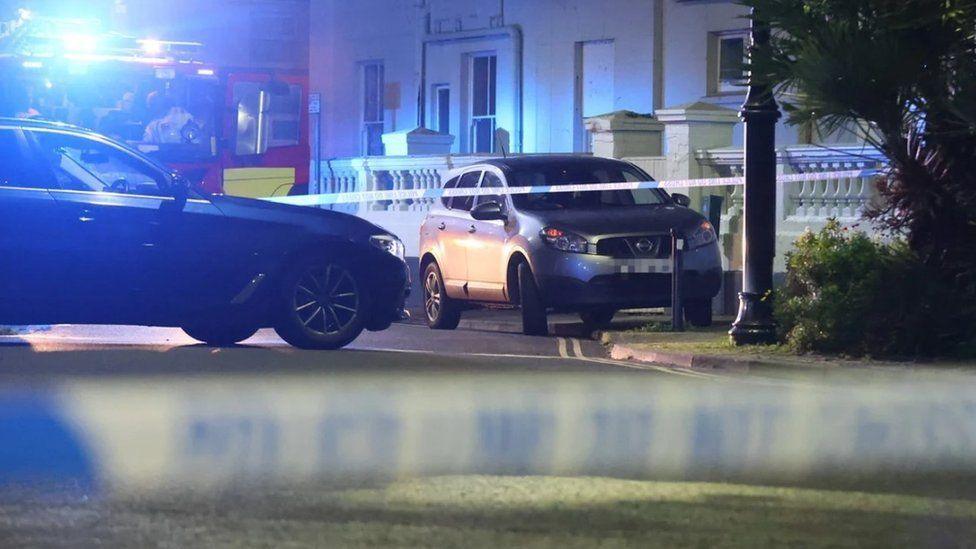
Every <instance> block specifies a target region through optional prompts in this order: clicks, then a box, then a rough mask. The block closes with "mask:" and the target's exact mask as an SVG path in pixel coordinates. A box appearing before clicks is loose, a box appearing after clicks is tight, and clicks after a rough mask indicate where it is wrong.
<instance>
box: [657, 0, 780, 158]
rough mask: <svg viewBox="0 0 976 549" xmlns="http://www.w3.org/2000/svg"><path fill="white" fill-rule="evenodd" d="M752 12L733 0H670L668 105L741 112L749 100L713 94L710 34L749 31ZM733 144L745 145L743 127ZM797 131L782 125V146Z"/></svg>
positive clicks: (666, 66) (667, 19)
mask: <svg viewBox="0 0 976 549" xmlns="http://www.w3.org/2000/svg"><path fill="white" fill-rule="evenodd" d="M748 13H749V10H748V8H745V7H743V6H741V5H738V4H736V3H734V2H733V1H732V0H698V1H677V0H667V1H666V2H665V5H664V105H665V106H673V105H679V104H682V103H687V102H690V101H696V100H698V99H700V98H701V99H703V100H705V101H708V102H710V103H714V104H716V105H721V106H723V107H727V108H730V109H736V110H738V109H739V107H741V106H742V103H743V101H745V89H743V92H742V93H740V94H722V95H718V94H714V95H709V89H708V71H709V70H710V67H709V65H708V63H709V53H708V47H709V44H708V43H709V34H710V33H715V32H724V31H735V30H746V29H748V28H749V21H748V19H744V17H745V16H746V15H748ZM733 135H734V138H735V139H734V142H733V145H735V146H741V145H742V125H741V124H740V125H739V126H738V127H737V128H736V129H735V131H734V132H733ZM796 139H797V134H796V130H795V129H794V128H790V127H787V126H786V125H785V124H784V123H780V125H779V127H777V128H776V142H777V144H778V145H787V144H793V143H796Z"/></svg>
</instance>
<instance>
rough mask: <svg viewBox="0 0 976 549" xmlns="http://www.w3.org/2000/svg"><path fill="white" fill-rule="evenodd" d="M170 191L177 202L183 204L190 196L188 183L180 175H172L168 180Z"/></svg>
mask: <svg viewBox="0 0 976 549" xmlns="http://www.w3.org/2000/svg"><path fill="white" fill-rule="evenodd" d="M170 191H171V192H172V194H173V198H175V199H176V200H177V201H179V202H185V201H186V199H187V197H188V196H189V195H190V182H189V181H187V180H186V178H184V177H183V176H182V175H178V174H174V175H173V178H172V179H171V180H170Z"/></svg>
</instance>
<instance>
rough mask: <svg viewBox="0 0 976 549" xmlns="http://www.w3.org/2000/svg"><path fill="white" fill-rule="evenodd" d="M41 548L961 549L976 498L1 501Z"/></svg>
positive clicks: (841, 494)
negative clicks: (946, 548) (873, 548)
mask: <svg viewBox="0 0 976 549" xmlns="http://www.w3.org/2000/svg"><path fill="white" fill-rule="evenodd" d="M0 529H2V535H3V536H4V539H6V540H7V542H9V543H12V544H15V545H32V546H36V545H41V546H76V545H78V544H79V543H81V544H83V545H85V546H92V545H94V546H106V547H109V546H145V545H147V544H151V545H165V546H180V547H183V546H228V547H230V546H233V547H267V546H276V547H303V546H318V547H474V548H478V547H486V548H493V549H494V548H497V547H506V546H509V547H512V546H517V547H560V548H563V547H596V546H599V547H772V546H803V547H858V546H878V547H883V546H961V545H965V544H967V543H969V542H971V541H972V540H973V539H976V502H973V501H968V500H958V499H955V500H954V499H939V498H932V497H922V496H909V495H893V494H872V493H864V492H852V491H837V490H817V489H808V488H782V487H762V486H746V485H736V484H720V483H688V482H649V481H632V480H620V479H608V478H559V477H493V476H457V477H439V478H431V479H423V480H409V481H400V482H394V483H391V484H386V485H382V486H374V487H368V488H356V489H344V490H336V489H312V488H309V487H305V488H301V489H288V490H284V489H261V490H253V491H250V492H247V493H244V494H235V495H234V496H233V497H231V496H228V495H223V496H220V497H213V496H211V497H202V496H186V495H183V496H178V495H171V496H166V497H153V498H129V499H123V500H113V501H109V502H101V503H97V502H74V503H63V504H57V505H55V504H51V503H47V504H43V505H41V504H39V505H37V506H33V505H27V504H24V503H23V502H18V504H16V505H10V504H5V505H2V506H0Z"/></svg>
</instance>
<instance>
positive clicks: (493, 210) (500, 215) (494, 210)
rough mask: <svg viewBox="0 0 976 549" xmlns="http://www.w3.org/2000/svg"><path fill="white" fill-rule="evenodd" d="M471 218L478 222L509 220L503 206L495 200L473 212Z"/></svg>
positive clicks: (483, 204) (483, 203) (479, 205)
mask: <svg viewBox="0 0 976 549" xmlns="http://www.w3.org/2000/svg"><path fill="white" fill-rule="evenodd" d="M471 217H473V218H475V219H477V220H478V221H491V220H493V219H502V220H504V219H508V216H507V215H505V210H503V209H502V205H501V204H500V203H498V202H496V201H494V200H491V201H489V202H482V203H481V204H478V205H477V206H475V207H474V208H473V209H472V210H471Z"/></svg>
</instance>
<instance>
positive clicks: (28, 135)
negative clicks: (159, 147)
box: [21, 127, 173, 200]
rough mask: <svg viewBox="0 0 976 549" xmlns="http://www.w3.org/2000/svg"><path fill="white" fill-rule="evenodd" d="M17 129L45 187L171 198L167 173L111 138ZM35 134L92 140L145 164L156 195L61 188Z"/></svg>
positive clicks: (72, 190) (170, 177)
mask: <svg viewBox="0 0 976 549" xmlns="http://www.w3.org/2000/svg"><path fill="white" fill-rule="evenodd" d="M21 131H22V132H23V136H24V139H25V140H26V142H27V145H28V147H29V148H30V151H31V155H32V156H33V157H34V158H35V159H36V160H37V164H38V166H39V168H38V169H39V170H41V171H42V172H44V177H45V178H46V179H47V181H48V184H47V186H46V187H45V188H46V189H48V190H52V191H63V192H73V193H91V194H109V195H116V196H127V197H144V198H155V199H164V200H165V199H173V181H172V175H171V174H170V172H169V171H167V170H165V169H163V168H161V167H160V166H159V165H157V164H156V163H154V162H152V161H150V160H148V159H146V158H144V157H142V156H141V155H139V154H136V153H135V152H134V151H132V150H130V149H128V148H126V147H124V146H121V145H119V144H118V143H114V142H112V141H111V140H108V139H104V138H102V137H100V136H97V135H93V134H85V133H78V132H72V131H65V130H61V129H55V128H43V127H37V128H21ZM35 133H45V134H55V135H62V136H67V137H69V138H72V139H78V140H81V141H90V142H92V143H96V144H98V145H99V146H102V147H105V148H108V149H111V150H113V151H115V152H116V153H118V154H120V155H122V156H125V157H126V158H127V159H129V160H130V161H131V162H133V163H137V164H140V165H142V166H145V167H146V168H147V171H149V172H152V173H153V174H154V175H152V176H151V177H152V179H155V180H156V184H157V186H158V187H159V194H142V193H135V192H116V191H111V190H108V189H107V188H106V189H102V190H94V189H65V188H64V187H62V186H61V185H60V184H59V183H58V180H57V175H55V171H54V170H55V168H54V166H52V165H51V163H50V162H49V161H48V159H47V158H46V157H45V156H44V154H43V153H42V151H41V144H40V142H39V141H38V139H37V137H36V136H35V135H34V134H35ZM93 176H94V174H93ZM94 177H96V179H99V181H100V182H102V183H103V184H104V181H101V179H100V178H98V176H94Z"/></svg>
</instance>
